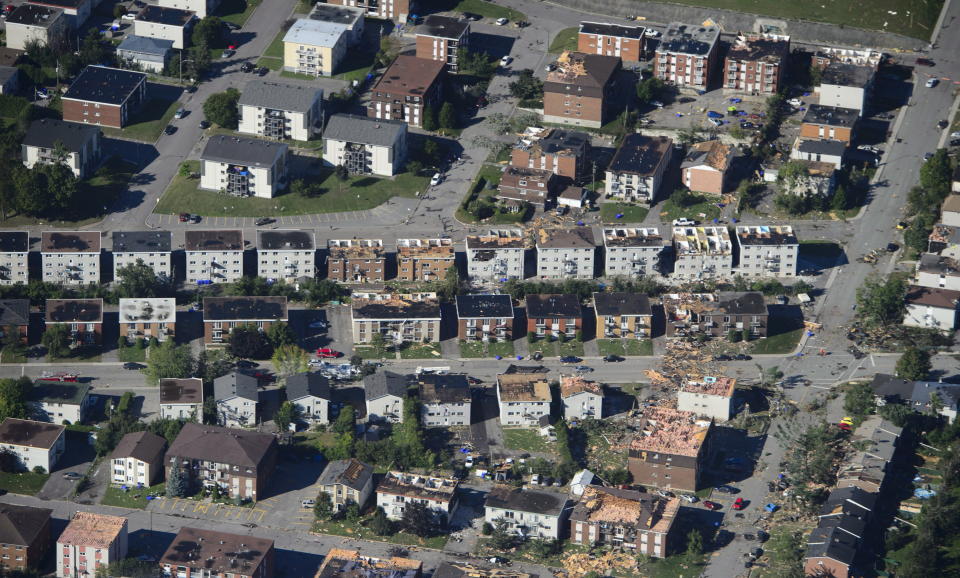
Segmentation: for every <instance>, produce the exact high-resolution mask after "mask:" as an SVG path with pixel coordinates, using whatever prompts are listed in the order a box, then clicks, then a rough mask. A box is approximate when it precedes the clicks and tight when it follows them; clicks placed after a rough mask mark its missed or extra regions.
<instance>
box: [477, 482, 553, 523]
mask: <svg viewBox="0 0 960 578" xmlns="http://www.w3.org/2000/svg"><path fill="white" fill-rule="evenodd" d="M567 501H568V499H567V494H565V493H561V492H554V491H550V490H528V489H521V488H514V487H512V486H495V487H494V488H493V489H492V490H490V492H489V493H487V500H486V502H485V503H484V505H485V506H488V507H491V508H498V509H501V510H513V511H514V512H532V513H534V514H545V515H548V516H559V515H560V514H561V513H562V512H563V509H564V507H566V505H567Z"/></svg>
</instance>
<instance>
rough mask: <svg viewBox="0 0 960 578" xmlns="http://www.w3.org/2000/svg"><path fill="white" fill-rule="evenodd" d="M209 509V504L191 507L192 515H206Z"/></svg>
mask: <svg viewBox="0 0 960 578" xmlns="http://www.w3.org/2000/svg"><path fill="white" fill-rule="evenodd" d="M209 509H210V504H203V503H199V504H196V505H195V506H194V507H193V511H194V513H196V512H203V513H204V514H206V513H207V511H208V510H209Z"/></svg>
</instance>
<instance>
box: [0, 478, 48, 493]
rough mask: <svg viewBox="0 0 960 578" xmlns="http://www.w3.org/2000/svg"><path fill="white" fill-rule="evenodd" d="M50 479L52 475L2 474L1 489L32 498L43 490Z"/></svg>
mask: <svg viewBox="0 0 960 578" xmlns="http://www.w3.org/2000/svg"><path fill="white" fill-rule="evenodd" d="M48 479H50V474H35V473H33V472H23V473H22V474H12V473H8V472H0V489H3V490H6V491H8V492H10V493H11V494H25V495H28V496H32V495H34V494H36V493H37V492H39V491H40V490H41V489H43V484H45V483H47V480H48Z"/></svg>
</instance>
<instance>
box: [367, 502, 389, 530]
mask: <svg viewBox="0 0 960 578" xmlns="http://www.w3.org/2000/svg"><path fill="white" fill-rule="evenodd" d="M369 528H370V530H371V531H373V533H374V534H376V535H377V536H390V535H392V534H393V522H391V521H390V518H388V517H387V513H386V512H384V511H383V508H381V507H379V506H377V509H376V511H375V512H374V513H373V516H372V517H371V518H370V524H369Z"/></svg>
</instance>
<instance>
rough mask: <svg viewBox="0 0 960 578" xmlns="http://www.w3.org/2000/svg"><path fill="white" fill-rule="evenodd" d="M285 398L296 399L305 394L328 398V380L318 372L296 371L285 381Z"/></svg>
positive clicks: (301, 397)
mask: <svg viewBox="0 0 960 578" xmlns="http://www.w3.org/2000/svg"><path fill="white" fill-rule="evenodd" d="M286 388H287V399H288V400H290V401H296V400H298V399H303V398H305V397H307V396H311V395H312V396H313V397H319V398H320V399H326V400H329V399H330V380H328V379H327V378H326V377H324V376H322V375H320V374H319V373H309V372H308V373H297V374H295V375H291V376H290V377H288V378H287V381H286Z"/></svg>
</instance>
